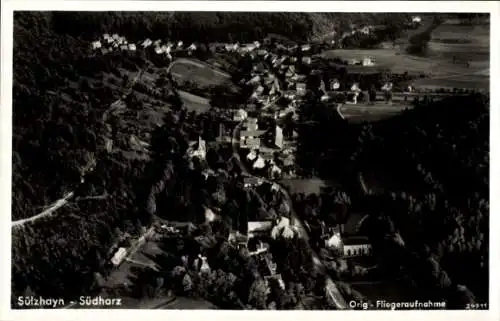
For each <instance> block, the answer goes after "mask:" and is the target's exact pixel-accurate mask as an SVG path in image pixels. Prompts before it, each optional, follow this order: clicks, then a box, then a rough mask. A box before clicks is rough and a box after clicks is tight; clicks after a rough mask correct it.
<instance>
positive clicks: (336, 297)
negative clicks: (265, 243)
mask: <svg viewBox="0 0 500 321" xmlns="http://www.w3.org/2000/svg"><path fill="white" fill-rule="evenodd" d="M275 101H276V100H274V101H273V102H271V103H270V104H269V105H272V104H274V102H275ZM243 122H244V121H242V122H240V123H239V124H238V125H237V126H236V127H235V128H234V130H233V137H232V142H231V145H232V148H233V157H234V158H235V159H236V161H237V162H238V165H239V166H240V168H241V170H242V172H243V173H244V174H246V175H248V176H252V177H256V178H260V179H262V180H263V181H265V182H267V183H269V184H273V183H274V182H272V181H270V180H268V179H267V178H265V177H257V176H254V175H252V174H251V173H250V172H249V171H248V169H247V168H246V166H245V164H243V162H242V161H241V158H240V155H239V153H238V149H239V143H238V141H239V140H238V139H237V138H238V135H239V131H240V128H241V126H242V125H243ZM277 185H278V186H279V189H280V192H281V193H282V194H283V196H284V197H285V199H286V201H287V203H288V204H289V206H290V210H291V213H292V218H293V224H295V226H296V227H297V229H298V230H299V234H300V235H301V236H302V237H303V238H304V239H305V240H306V241H307V242H308V241H309V236H308V234H307V231H306V229H305V228H304V224H303V223H302V221H301V220H300V218H299V217H298V216H297V214H296V213H295V211H294V209H293V204H292V200H291V198H290V195H289V194H288V191H287V190H286V189H285V188H284V187H283V186H282V185H281V184H279V183H277ZM308 244H309V243H308ZM311 253H312V260H313V262H314V265H315V267H316V269H317V271H318V272H320V273H321V274H323V275H325V276H326V293H327V295H328V296H329V298H330V299H331V301H332V302H333V303H334V304H335V306H336V307H337V308H338V309H347V308H348V306H347V302H346V301H345V299H344V298H343V297H342V294H341V293H340V291H339V290H338V288H337V286H336V285H335V283H334V282H333V280H332V279H331V278H330V277H329V276H328V274H327V273H326V268H325V266H324V265H323V263H322V262H321V260H320V259H319V256H318V254H317V253H316V252H314V250H313V249H312V248H311Z"/></svg>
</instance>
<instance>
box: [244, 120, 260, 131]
mask: <svg viewBox="0 0 500 321" xmlns="http://www.w3.org/2000/svg"><path fill="white" fill-rule="evenodd" d="M243 126H244V128H245V129H246V130H248V131H252V130H258V129H259V125H258V119H257V118H254V117H248V118H247V121H246V122H245V124H244V125H243Z"/></svg>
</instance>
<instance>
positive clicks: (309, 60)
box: [302, 57, 312, 65]
mask: <svg viewBox="0 0 500 321" xmlns="http://www.w3.org/2000/svg"><path fill="white" fill-rule="evenodd" d="M311 62H312V59H311V57H302V63H303V64H306V65H310V64H311Z"/></svg>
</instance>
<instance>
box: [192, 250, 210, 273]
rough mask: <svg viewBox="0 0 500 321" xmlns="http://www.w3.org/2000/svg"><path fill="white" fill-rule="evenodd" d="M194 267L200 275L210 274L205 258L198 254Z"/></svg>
mask: <svg viewBox="0 0 500 321" xmlns="http://www.w3.org/2000/svg"><path fill="white" fill-rule="evenodd" d="M194 266H195V269H196V270H197V271H199V272H200V273H210V265H208V262H207V257H206V256H202V255H201V254H198V257H197V258H196V259H195V260H194Z"/></svg>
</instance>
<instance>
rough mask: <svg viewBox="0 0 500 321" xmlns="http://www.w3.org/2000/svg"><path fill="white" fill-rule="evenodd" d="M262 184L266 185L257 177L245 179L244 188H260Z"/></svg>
mask: <svg viewBox="0 0 500 321" xmlns="http://www.w3.org/2000/svg"><path fill="white" fill-rule="evenodd" d="M262 184H264V181H263V180H262V179H260V178H257V177H253V176H251V177H245V178H244V179H243V186H244V187H246V188H248V187H255V186H260V185H262Z"/></svg>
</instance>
